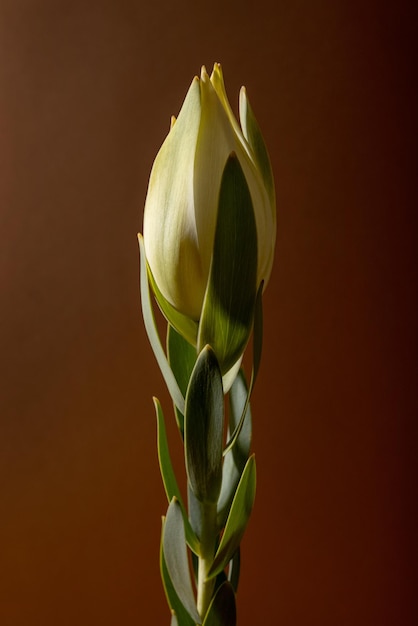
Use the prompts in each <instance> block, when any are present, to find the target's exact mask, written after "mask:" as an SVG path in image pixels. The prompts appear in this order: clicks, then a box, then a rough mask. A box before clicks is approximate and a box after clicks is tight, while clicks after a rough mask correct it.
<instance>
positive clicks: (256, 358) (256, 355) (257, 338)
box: [224, 282, 263, 455]
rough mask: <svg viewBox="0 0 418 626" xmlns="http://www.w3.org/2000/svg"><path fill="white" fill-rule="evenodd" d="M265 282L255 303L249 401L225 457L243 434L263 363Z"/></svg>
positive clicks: (225, 451) (229, 442) (226, 448)
mask: <svg viewBox="0 0 418 626" xmlns="http://www.w3.org/2000/svg"><path fill="white" fill-rule="evenodd" d="M262 296H263V282H261V284H260V287H259V288H258V292H257V299H256V303H255V314H254V332H253V369H252V372H251V379H250V386H249V389H248V393H247V399H246V401H245V405H244V407H243V410H242V414H241V418H240V420H239V422H238V424H237V426H236V428H235V430H234V432H233V433H232V436H231V438H230V440H229V441H228V443H227V444H226V446H225V450H224V455H226V453H227V452H229V450H231V448H232V447H233V446H234V445H235V442H236V440H237V438H238V437H239V434H240V432H241V428H242V426H243V424H244V419H245V415H246V412H247V409H248V406H249V402H250V397H251V393H252V390H253V387H254V385H255V381H256V378H257V374H258V370H259V367H260V361H261V350H262V346H263V297H262Z"/></svg>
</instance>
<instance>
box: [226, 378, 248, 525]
mask: <svg viewBox="0 0 418 626" xmlns="http://www.w3.org/2000/svg"><path fill="white" fill-rule="evenodd" d="M247 396H248V389H247V384H246V381H245V376H244V372H243V371H242V370H241V371H240V373H239V374H238V376H237V378H236V379H235V382H234V384H233V385H232V387H231V391H230V395H229V399H230V411H229V431H230V432H234V431H235V429H236V428H237V426H238V424H239V422H240V420H241V416H242V414H243V411H244V408H245V406H246V411H245V413H244V421H243V424H242V428H241V430H240V432H239V434H238V436H237V438H236V440H235V445H234V446H233V447H232V448H231V449H230V450H229V452H228V453H227V454H226V455H225V459H224V464H223V469H222V487H221V493H220V496H219V500H218V523H219V526H220V528H223V526H224V525H225V521H226V517H227V515H228V513H229V509H230V507H231V503H232V500H233V497H234V494H235V491H236V488H237V486H238V483H239V479H240V478H241V474H242V472H243V469H244V467H245V464H246V462H247V460H248V456H249V454H250V447H251V434H252V424H251V409H250V405H249V404H248V403H247Z"/></svg>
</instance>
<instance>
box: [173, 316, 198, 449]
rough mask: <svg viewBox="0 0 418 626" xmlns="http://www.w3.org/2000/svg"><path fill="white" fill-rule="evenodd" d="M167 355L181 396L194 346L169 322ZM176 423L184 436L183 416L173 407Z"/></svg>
mask: <svg viewBox="0 0 418 626" xmlns="http://www.w3.org/2000/svg"><path fill="white" fill-rule="evenodd" d="M167 356H168V362H169V364H170V367H171V369H172V371H173V374H174V376H175V378H176V381H177V384H178V386H179V388H180V391H181V393H182V394H183V396H185V395H186V391H187V386H188V384H189V380H190V376H191V373H192V370H193V367H194V364H195V363H196V359H197V353H196V348H195V347H193V346H192V345H190V343H189V342H188V341H186V340H185V339H184V337H182V336H181V335H180V334H179V333H178V332H177V331H176V330H175V329H174V328H173V326H171V325H170V324H168V328H167ZM175 411H176V418H177V424H178V426H179V430H180V433H181V436H182V437H184V416H183V413H181V412H180V411H179V410H178V409H177V407H175Z"/></svg>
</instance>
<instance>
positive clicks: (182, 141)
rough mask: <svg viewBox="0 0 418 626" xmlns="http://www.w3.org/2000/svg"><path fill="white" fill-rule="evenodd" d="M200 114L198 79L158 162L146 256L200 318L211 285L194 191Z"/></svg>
mask: <svg viewBox="0 0 418 626" xmlns="http://www.w3.org/2000/svg"><path fill="white" fill-rule="evenodd" d="M200 118H201V98H200V87H199V79H198V78H195V79H194V80H193V82H192V84H191V86H190V89H189V91H188V93H187V96H186V98H185V101H184V103H183V106H182V109H181V111H180V114H179V116H178V118H177V120H176V123H175V124H174V125H173V127H172V128H171V130H170V132H169V134H168V136H167V138H166V140H165V141H164V143H163V145H162V146H161V148H160V151H159V152H158V154H157V157H156V159H155V161H154V165H153V168H152V171H151V176H150V181H149V187H148V194H147V198H146V202H145V210H144V242H145V249H146V256H147V259H148V262H149V265H150V267H151V271H152V273H153V275H154V278H155V280H156V282H157V284H158V286H159V288H160V290H161V292H162V294H163V295H164V297H165V298H166V299H167V300H168V301H169V302H170V304H172V305H173V306H174V307H176V308H178V309H179V310H180V311H181V312H182V313H185V314H187V315H189V316H190V317H192V318H193V319H198V318H199V314H200V309H201V305H202V301H203V296H204V291H205V287H206V283H205V281H204V277H203V278H202V272H201V264H200V258H199V251H198V247H197V233H196V223H195V209H194V191H193V164H194V156H195V150H196V142H197V137H198V133H199V126H200Z"/></svg>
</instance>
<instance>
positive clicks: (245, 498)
mask: <svg viewBox="0 0 418 626" xmlns="http://www.w3.org/2000/svg"><path fill="white" fill-rule="evenodd" d="M255 485H256V472H255V458H254V455H252V456H250V458H249V459H248V461H247V464H246V466H245V469H244V471H243V473H242V476H241V480H240V482H239V484H238V487H237V491H236V493H235V497H234V499H233V501H232V506H231V510H230V512H229V515H228V519H227V521H226V526H225V530H224V533H223V535H222V539H221V542H220V544H219V547H218V550H217V551H216V554H215V558H214V560H213V563H212V566H211V568H210V570H209V577H213V576H216V575H217V574H218V573H219V572H220V571H222V570H223V569H225V567H226V566H227V565H228V563H229V561H230V560H231V559H232V557H233V556H234V554H235V552H236V550H237V548H238V547H239V544H240V543H241V539H242V537H243V535H244V532H245V529H246V527H247V524H248V520H249V518H250V515H251V511H252V508H253V504H254V498H255Z"/></svg>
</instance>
